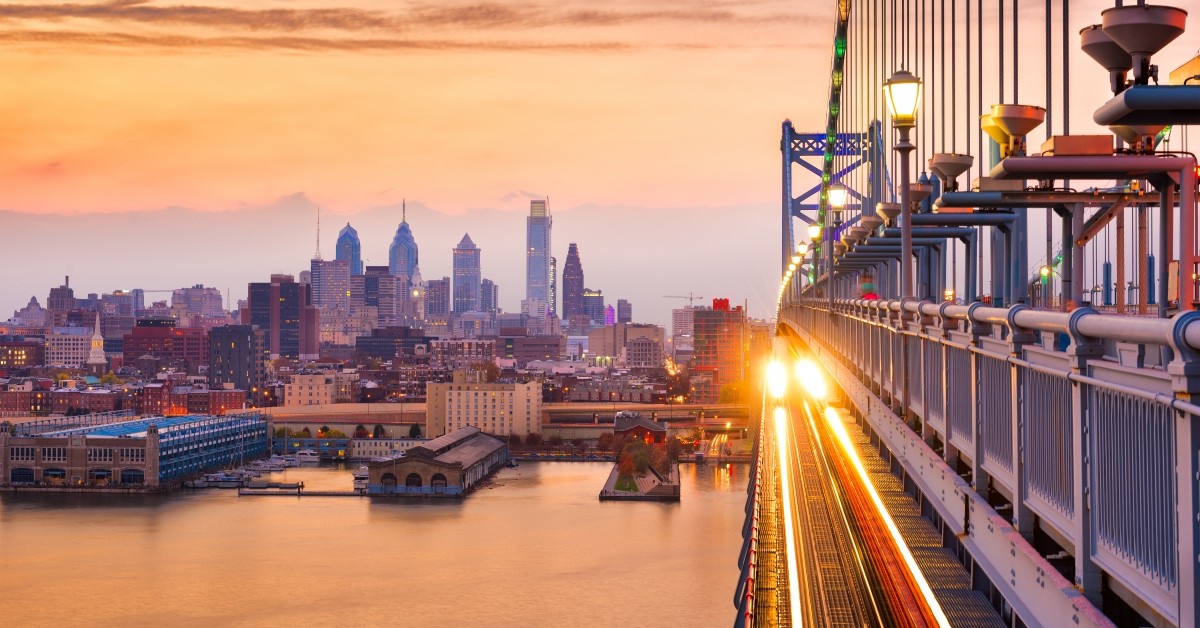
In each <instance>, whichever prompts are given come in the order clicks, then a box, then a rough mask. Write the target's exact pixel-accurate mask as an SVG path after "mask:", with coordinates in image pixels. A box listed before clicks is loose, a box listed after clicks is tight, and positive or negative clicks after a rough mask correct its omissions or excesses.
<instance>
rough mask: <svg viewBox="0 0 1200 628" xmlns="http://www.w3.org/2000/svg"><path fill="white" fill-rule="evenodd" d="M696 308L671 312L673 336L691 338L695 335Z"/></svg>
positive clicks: (683, 308)
mask: <svg viewBox="0 0 1200 628" xmlns="http://www.w3.org/2000/svg"><path fill="white" fill-rule="evenodd" d="M695 313H696V308H694V307H691V306H688V307H681V308H676V309H673V310H671V336H673V337H675V338H678V337H680V336H691V335H692V333H693V327H694V322H693V321H694V320H695Z"/></svg>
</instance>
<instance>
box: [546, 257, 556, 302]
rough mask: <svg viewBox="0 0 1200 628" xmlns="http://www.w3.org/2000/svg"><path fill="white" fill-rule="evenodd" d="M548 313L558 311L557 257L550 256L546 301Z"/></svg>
mask: <svg viewBox="0 0 1200 628" xmlns="http://www.w3.org/2000/svg"><path fill="white" fill-rule="evenodd" d="M546 305H548V306H549V307H550V313H551V314H553V313H555V312H557V311H558V258H557V257H554V256H551V257H550V300H549V301H547V302H546Z"/></svg>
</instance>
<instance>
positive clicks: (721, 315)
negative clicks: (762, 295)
mask: <svg viewBox="0 0 1200 628" xmlns="http://www.w3.org/2000/svg"><path fill="white" fill-rule="evenodd" d="M689 309H690V308H689ZM692 315H693V317H694V318H693V325H694V331H695V354H694V355H693V356H692V362H691V365H690V368H691V369H692V371H693V372H695V373H703V374H706V375H709V377H702V378H697V379H696V380H694V384H693V389H692V401H693V402H694V403H713V402H715V401H716V400H717V398H718V397H719V396H720V392H721V387H722V386H725V385H727V384H731V383H733V382H737V381H741V380H742V378H743V377H745V370H746V350H745V343H746V341H747V336H746V312H744V311H743V310H742V308H741V307H740V306H739V307H734V308H730V307H729V299H713V306H712V309H708V308H696V309H693V310H692Z"/></svg>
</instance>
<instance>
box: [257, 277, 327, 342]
mask: <svg viewBox="0 0 1200 628" xmlns="http://www.w3.org/2000/svg"><path fill="white" fill-rule="evenodd" d="M248 291H249V295H248V297H249V298H248V299H247V307H246V309H245V310H244V311H243V312H242V323H243V324H246V325H256V326H258V328H259V329H262V330H264V331H265V332H266V335H267V346H268V347H269V350H270V352H271V357H272V358H279V357H286V358H292V359H300V360H315V359H316V358H317V357H318V355H317V348H318V346H319V338H320V330H321V319H320V313H319V310H318V309H317V308H316V306H314V305H313V302H312V285H311V284H304V283H297V282H296V280H295V278H293V277H292V276H291V275H271V281H270V282H269V283H251V284H250V285H249V286H248Z"/></svg>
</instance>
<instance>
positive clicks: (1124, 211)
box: [734, 0, 1200, 627]
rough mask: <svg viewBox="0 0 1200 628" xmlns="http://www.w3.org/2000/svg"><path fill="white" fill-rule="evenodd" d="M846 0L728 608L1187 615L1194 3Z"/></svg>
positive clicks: (1196, 414) (1176, 620) (1197, 383)
mask: <svg viewBox="0 0 1200 628" xmlns="http://www.w3.org/2000/svg"><path fill="white" fill-rule="evenodd" d="M834 4H836V16H835V19H834V20H833V21H832V23H831V27H832V31H833V33H832V34H833V51H832V53H833V54H832V68H831V71H830V75H829V101H828V114H827V122H826V126H825V129H824V131H823V132H820V133H799V132H797V131H796V130H795V129H794V128H793V126H792V124H791V123H790V122H784V124H783V134H782V139H781V145H780V147H781V152H782V166H783V168H782V174H783V189H782V192H783V199H782V200H783V203H782V212H781V214H782V215H781V236H782V237H781V247H780V253H781V256H780V261H781V264H780V284H779V300H778V314H777V322H778V327H777V336H776V346H775V358H774V359H775V362H773V363H772V365H771V367H770V369H768V373H769V377H768V380H769V381H768V383H769V386H767V390H765V391H764V404H763V407H764V408H765V410H764V413H763V416H762V417H761V418H760V421H759V424H758V427H759V429H758V430H757V439H758V440H757V446H756V452H755V456H754V464H753V468H752V471H751V478H752V481H751V482H750V487H749V493H748V495H747V503H746V515H747V518H746V524H745V527H744V529H743V537H744V543H743V547H742V553H741V555H740V559H739V567H740V568H741V577H740V578H739V581H738V587H737V590H736V592H735V594H734V605H735V606H736V607H737V614H736V616H735V617H736V618H735V622H734V623H735V625H736V626H802V625H877V626H885V625H886V626H892V625H903V626H929V625H937V626H950V625H953V626H960V625H961V626H1014V627H1015V626H1107V625H1119V626H1126V625H1128V626H1142V625H1155V626H1196V625H1200V488H1198V487H1200V313H1197V311H1196V310H1197V309H1198V307H1200V294H1198V290H1197V288H1198V286H1200V265H1198V262H1200V258H1198V256H1197V241H1196V232H1197V224H1196V209H1197V206H1196V202H1197V161H1196V157H1195V156H1194V155H1193V154H1191V153H1189V152H1188V146H1187V143H1188V139H1189V132H1190V131H1189V125H1195V124H1197V123H1200V56H1198V57H1196V58H1194V59H1191V60H1190V61H1188V60H1186V58H1183V57H1170V56H1169V54H1168V51H1169V50H1171V49H1172V48H1171V43H1172V42H1173V41H1174V40H1176V39H1177V38H1179V37H1180V36H1181V35H1182V34H1183V33H1184V31H1185V29H1186V27H1187V22H1188V18H1189V16H1188V14H1187V11H1186V10H1184V9H1183V8H1175V7H1169V6H1156V5H1147V4H1144V3H1143V2H1128V1H1127V2H1121V1H1120V0H1117V1H1116V2H1115V4H1114V5H1113V6H1110V7H1109V8H1106V9H1103V10H1102V11H1100V12H1099V13H1096V14H1089V15H1079V14H1077V13H1078V9H1079V6H1080V4H1081V3H1077V2H1070V1H1068V0H1055V1H1051V0H1046V1H1045V2H1044V3H1043V2H1038V1H1036V0H988V1H987V2H984V1H983V0H859V1H851V0H840V1H838V2H836V3H834ZM1073 10H1074V11H1075V13H1073ZM1196 17H1197V16H1196V15H1193V16H1191V18H1192V20H1193V21H1194V20H1195V19H1196ZM1192 41H1193V42H1194V41H1195V39H1194V38H1193V39H1192ZM1043 53H1044V65H1043V62H1042V61H1043ZM1022 55H1024V60H1023V61H1022ZM1160 58H1163V59H1170V58H1174V59H1183V61H1182V64H1181V65H1180V64H1179V63H1178V62H1177V61H1173V62H1172V63H1171V65H1175V66H1178V67H1176V68H1174V69H1169V68H1167V67H1164V68H1163V69H1161V70H1160V69H1159V67H1158V65H1157V64H1156V63H1155V61H1156V60H1157V59H1160ZM1031 59H1032V62H1031ZM1106 79H1107V80H1106ZM1085 86H1093V87H1097V88H1098V89H1093V90H1091V91H1088V89H1086V88H1085ZM1093 92H1094V94H1093ZM1031 93H1032V94H1035V95H1034V96H1030V95H1029V94H1031ZM1072 106H1074V107H1075V108H1076V110H1078V111H1081V112H1083V113H1084V114H1086V116H1088V117H1090V123H1087V124H1080V122H1079V121H1078V120H1075V121H1074V122H1075V123H1074V124H1072V122H1073V121H1072V116H1071V111H1072ZM1081 127H1082V128H1081ZM1172 139H1174V140H1175V141H1174V146H1172ZM1039 141H1040V142H1041V143H1040V144H1039V143H1038V142H1039ZM914 158H915V161H916V164H915V167H914V165H913V163H912V162H913V161H914ZM814 162H815V163H814ZM914 168H915V172H916V174H914ZM806 177H811V178H812V179H813V182H812V183H811V184H806V183H804V181H803V179H805V178H806ZM1031 232H1033V233H1035V234H1036V233H1038V232H1041V233H1040V235H1038V236H1037V237H1038V241H1037V242H1035V241H1034V240H1033V238H1031ZM1041 235H1044V238H1045V240H1044V247H1043V242H1042V241H1041V238H1040V236H1041ZM1030 259H1033V260H1035V261H1034V262H1033V263H1032V264H1031V263H1030ZM1101 261H1102V263H1101ZM1089 286H1090V287H1089Z"/></svg>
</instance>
